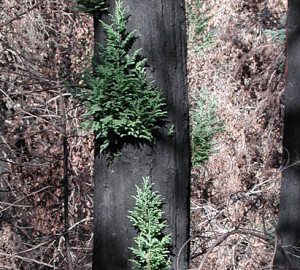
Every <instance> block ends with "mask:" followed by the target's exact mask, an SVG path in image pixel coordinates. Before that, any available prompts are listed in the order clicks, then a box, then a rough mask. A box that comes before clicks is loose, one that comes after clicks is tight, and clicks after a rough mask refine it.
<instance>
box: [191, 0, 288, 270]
mask: <svg viewBox="0 0 300 270" xmlns="http://www.w3.org/2000/svg"><path fill="white" fill-rule="evenodd" d="M190 2H191V3H193V2H194V3H195V1H190ZM208 7H210V8H208ZM202 9H203V10H205V9H207V10H209V11H208V12H209V14H211V16H212V17H211V19H210V20H209V21H208V28H207V30H206V31H208V32H213V33H214V34H213V40H214V41H215V42H214V43H213V45H212V46H209V47H208V48H205V49H203V50H201V51H200V53H195V52H194V47H195V44H193V47H190V48H189V60H188V68H189V86H190V95H191V96H193V95H197V94H198V93H199V89H205V90H206V91H207V92H209V93H213V94H215V95H216V99H217V100H216V102H217V103H218V104H219V113H218V115H219V117H220V118H221V119H223V121H224V123H225V132H224V133H222V134H219V135H218V136H217V137H216V138H215V142H216V144H215V147H214V150H215V151H214V154H213V155H212V156H211V157H210V158H209V160H208V161H207V162H205V163H204V164H203V165H202V166H201V167H197V168H193V170H192V179H191V191H192V196H191V216H192V220H191V236H192V240H191V243H192V244H191V264H190V268H191V269H199V270H200V269H270V268H271V265H272V257H273V252H274V238H275V235H274V230H275V226H276V217H277V210H278V201H279V187H280V165H281V153H282V149H281V138H282V113H283V93H284V65H285V52H284V50H285V45H284V44H280V43H278V42H276V41H274V40H273V39H272V37H271V36H269V35H268V34H267V33H268V31H266V30H273V31H276V30H279V29H282V28H284V18H283V17H284V14H285V12H286V2H285V1H235V0H234V1H232V0H230V1H229V0H226V1H219V0H210V1H205V4H204V6H203V7H202Z"/></svg>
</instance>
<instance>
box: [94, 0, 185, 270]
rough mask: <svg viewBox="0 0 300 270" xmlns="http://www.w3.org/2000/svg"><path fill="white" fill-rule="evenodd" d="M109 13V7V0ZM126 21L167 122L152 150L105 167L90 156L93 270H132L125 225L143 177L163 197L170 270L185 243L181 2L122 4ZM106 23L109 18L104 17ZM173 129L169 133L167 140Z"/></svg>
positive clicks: (98, 33)
mask: <svg viewBox="0 0 300 270" xmlns="http://www.w3.org/2000/svg"><path fill="white" fill-rule="evenodd" d="M107 4H108V6H109V13H113V10H114V7H115V1H112V0H111V1H107ZM123 7H126V8H127V12H128V14H129V15H130V17H129V22H128V31H131V30H134V29H136V30H137V31H136V35H137V36H138V39H137V41H136V42H135V45H134V46H135V47H136V48H141V47H142V48H143V50H142V55H143V56H144V57H146V58H147V59H148V69H147V72H148V74H149V75H150V76H151V78H152V79H153V80H154V81H155V85H156V86H157V87H158V88H159V89H160V90H161V91H162V93H163V96H164V98H165V101H166V104H167V110H168V124H167V125H166V126H165V127H162V128H161V129H160V130H159V132H158V134H157V136H156V138H155V140H154V142H153V144H151V145H149V144H139V145H134V144H126V145H124V146H123V148H122V150H121V153H122V155H121V157H120V159H119V160H115V161H114V162H113V163H110V162H109V161H108V160H107V159H106V157H105V156H104V155H98V154H97V153H96V158H95V176H94V178H95V207H94V210H95V220H94V225H95V231H94V260H93V269H94V270H100V269H101V270H103V269H110V270H114V269H120V270H126V269H131V263H130V262H129V261H128V260H129V258H132V254H131V252H130V250H129V249H128V247H130V246H134V242H133V237H134V236H136V235H137V232H136V231H135V230H134V229H133V228H132V226H131V224H130V221H129V219H128V217H127V216H128V210H132V209H133V207H134V203H135V202H134V199H133V198H132V195H135V194H136V187H135V185H139V186H141V183H142V177H145V176H150V179H151V181H153V182H154V183H155V186H154V189H155V190H157V191H159V192H160V194H161V195H162V197H163V198H164V201H163V202H164V205H163V210H164V211H165V216H164V217H165V219H166V220H167V223H168V225H169V227H168V229H167V230H166V233H171V234H172V242H171V246H172V253H173V256H172V268H171V269H175V268H176V266H175V265H176V256H177V255H178V251H179V249H180V248H181V247H182V246H183V245H184V243H185V242H186V240H187V239H188V237H189V176H190V153H189V116H188V93H187V78H186V75H187V71H186V26H185V7H184V1H183V0H177V1H169V0H151V1H149V0H124V1H123ZM102 18H103V20H104V21H106V22H108V19H109V17H108V16H103V17H102ZM103 36H104V35H103V29H102V28H101V25H100V24H99V22H97V21H95V41H96V42H101V43H102V42H104V39H103ZM171 125H174V134H173V135H172V136H170V135H168V131H169V127H170V126H171ZM187 260H188V250H187V248H185V249H184V251H183V252H182V254H181V256H180V269H181V270H185V269H187Z"/></svg>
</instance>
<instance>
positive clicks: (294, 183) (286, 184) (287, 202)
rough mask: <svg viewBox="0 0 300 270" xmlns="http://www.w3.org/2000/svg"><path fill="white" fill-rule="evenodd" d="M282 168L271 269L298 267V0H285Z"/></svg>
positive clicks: (299, 188)
mask: <svg viewBox="0 0 300 270" xmlns="http://www.w3.org/2000/svg"><path fill="white" fill-rule="evenodd" d="M287 33H288V40H287V43H288V45H287V52H288V53H287V87H286V94H285V116H284V133H283V148H284V165H285V166H284V168H283V172H282V183H281V194H280V208H279V216H278V227H277V240H278V241H277V242H278V243H277V244H278V249H277V253H276V256H275V259H274V269H300V249H299V248H300V230H299V228H300V208H299V206H300V167H299V154H300V2H299V1H297V0H289V4H288V28H287Z"/></svg>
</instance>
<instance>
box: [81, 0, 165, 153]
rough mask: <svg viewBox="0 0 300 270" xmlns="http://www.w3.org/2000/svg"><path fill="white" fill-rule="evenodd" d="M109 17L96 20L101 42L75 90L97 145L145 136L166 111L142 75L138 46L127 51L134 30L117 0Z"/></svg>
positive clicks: (148, 136)
mask: <svg viewBox="0 0 300 270" xmlns="http://www.w3.org/2000/svg"><path fill="white" fill-rule="evenodd" d="M111 21H112V24H111V25H109V24H106V23H104V22H103V21H102V22H101V23H102V25H103V28H104V30H105V33H106V45H105V46H103V45H102V44H99V47H100V48H99V51H100V52H99V54H98V57H97V63H96V64H95V65H94V67H93V72H92V73H93V74H92V75H91V74H89V73H88V74H87V75H86V76H85V78H84V80H85V83H86V85H87V86H88V87H87V89H85V90H81V91H80V98H81V101H82V103H83V104H84V106H85V108H86V111H87V113H86V114H85V116H86V117H87V118H86V121H85V122H84V127H85V128H87V129H90V130H91V131H92V132H94V133H95V136H96V139H98V140H99V141H100V151H103V150H111V149H115V148H116V147H117V148H118V147H119V146H120V144H122V143H124V142H128V141H130V142H132V141H134V142H139V141H149V142H151V141H152V139H153V132H154V131H155V130H157V129H158V128H159V126H160V125H161V123H162V121H163V118H164V116H165V115H166V112H165V111H164V110H163V107H164V106H165V104H164V102H163V99H162V97H161V95H160V93H159V92H158V91H157V89H156V88H155V87H154V86H153V84H152V83H151V82H149V80H148V79H147V77H146V71H145V64H146V59H145V58H142V57H141V56H140V52H141V49H137V50H135V51H133V52H132V53H131V52H130V49H131V48H132V44H133V43H134V41H135V39H136V38H135V36H134V31H132V32H130V33H127V32H126V24H127V21H128V19H127V17H126V14H125V10H124V9H123V8H122V4H121V2H120V1H118V2H117V3H116V12H115V14H114V15H111Z"/></svg>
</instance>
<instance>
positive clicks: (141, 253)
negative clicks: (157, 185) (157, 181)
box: [129, 177, 171, 270]
mask: <svg viewBox="0 0 300 270" xmlns="http://www.w3.org/2000/svg"><path fill="white" fill-rule="evenodd" d="M143 180H144V181H143V187H142V188H139V187H137V196H135V197H134V199H135V201H136V205H135V207H134V210H133V211H129V214H130V216H129V219H130V221H131V222H132V224H133V226H134V227H135V228H137V229H138V231H139V235H138V236H137V237H135V238H134V241H135V243H136V245H137V248H130V249H131V250H132V252H133V254H134V256H135V258H134V259H132V260H131V261H132V263H133V269H137V270H165V269H169V267H170V252H169V250H168V245H169V244H170V238H171V235H170V234H168V235H164V234H163V232H162V231H163V229H164V228H165V227H166V222H165V221H162V217H163V214H164V212H163V211H162V210H161V209H160V207H161V204H162V200H161V198H160V195H159V193H158V192H153V191H152V186H153V184H150V183H149V177H146V178H144V179H143Z"/></svg>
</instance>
